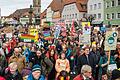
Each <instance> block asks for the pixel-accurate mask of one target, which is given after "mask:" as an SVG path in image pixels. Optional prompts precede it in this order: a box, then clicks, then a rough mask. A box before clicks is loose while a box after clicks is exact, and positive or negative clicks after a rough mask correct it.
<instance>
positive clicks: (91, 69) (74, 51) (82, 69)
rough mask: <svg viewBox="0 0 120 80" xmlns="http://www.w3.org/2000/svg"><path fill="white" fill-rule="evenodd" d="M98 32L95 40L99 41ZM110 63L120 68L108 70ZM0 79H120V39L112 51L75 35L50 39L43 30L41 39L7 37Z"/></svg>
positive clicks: (1, 52)
mask: <svg viewBox="0 0 120 80" xmlns="http://www.w3.org/2000/svg"><path fill="white" fill-rule="evenodd" d="M95 35H96V34H92V37H93V38H92V41H96V37H95ZM99 35H101V34H100V33H98V34H97V37H98V36H99ZM101 37H103V36H101ZM100 39H101V38H100ZM97 41H99V38H98V39H97ZM97 41H96V42H97ZM103 44H104V42H103ZM109 53H110V54H109ZM109 55H110V60H108V57H109ZM110 64H114V65H115V64H116V65H117V69H114V70H108V66H109V65H110ZM0 80H120V42H118V43H117V47H116V50H114V51H111V52H109V51H104V46H102V45H101V46H99V45H97V43H96V44H95V45H94V46H90V45H85V44H83V45H81V44H80V43H79V39H78V38H72V37H61V38H58V39H53V40H50V41H48V40H45V39H44V36H43V35H42V34H39V40H38V42H37V43H26V42H21V41H20V40H19V39H18V38H16V37H14V36H13V37H12V39H5V37H4V38H1V45H0Z"/></svg>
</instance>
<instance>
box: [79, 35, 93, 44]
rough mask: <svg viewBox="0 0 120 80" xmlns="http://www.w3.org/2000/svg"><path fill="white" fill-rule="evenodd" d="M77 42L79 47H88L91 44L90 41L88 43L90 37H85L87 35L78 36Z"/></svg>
mask: <svg viewBox="0 0 120 80" xmlns="http://www.w3.org/2000/svg"><path fill="white" fill-rule="evenodd" d="M79 40H80V41H79V42H80V44H81V45H84V44H85V45H90V44H91V41H90V35H87V34H83V35H80V36H79Z"/></svg>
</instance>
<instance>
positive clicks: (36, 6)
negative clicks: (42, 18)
mask: <svg viewBox="0 0 120 80" xmlns="http://www.w3.org/2000/svg"><path fill="white" fill-rule="evenodd" d="M33 12H34V14H36V15H39V14H40V12H41V0H33Z"/></svg>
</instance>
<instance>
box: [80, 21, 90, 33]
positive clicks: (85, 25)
mask: <svg viewBox="0 0 120 80" xmlns="http://www.w3.org/2000/svg"><path fill="white" fill-rule="evenodd" d="M82 29H83V34H91V26H90V22H82Z"/></svg>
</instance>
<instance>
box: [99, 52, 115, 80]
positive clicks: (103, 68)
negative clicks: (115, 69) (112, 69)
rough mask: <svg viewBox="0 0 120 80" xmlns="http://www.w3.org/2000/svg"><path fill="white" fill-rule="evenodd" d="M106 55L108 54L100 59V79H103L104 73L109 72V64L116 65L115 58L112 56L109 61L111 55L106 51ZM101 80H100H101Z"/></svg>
mask: <svg viewBox="0 0 120 80" xmlns="http://www.w3.org/2000/svg"><path fill="white" fill-rule="evenodd" d="M105 53H106V54H105V55H104V56H102V57H101V58H100V61H99V66H100V68H99V78H100V79H101V77H102V74H103V73H107V72H108V65H109V64H116V63H115V59H114V57H113V56H110V59H108V58H109V55H110V53H109V51H106V52H105ZM109 60H110V61H109ZM100 79H98V80H100Z"/></svg>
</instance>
